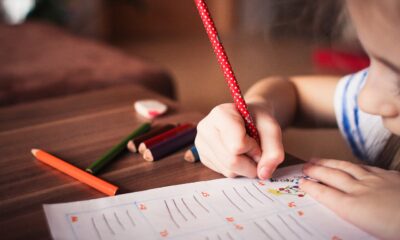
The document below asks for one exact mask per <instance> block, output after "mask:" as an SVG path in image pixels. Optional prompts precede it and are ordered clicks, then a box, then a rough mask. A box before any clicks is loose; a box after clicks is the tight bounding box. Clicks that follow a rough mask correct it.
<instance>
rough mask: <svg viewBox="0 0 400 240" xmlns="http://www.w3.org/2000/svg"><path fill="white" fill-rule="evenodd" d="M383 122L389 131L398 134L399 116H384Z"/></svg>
mask: <svg viewBox="0 0 400 240" xmlns="http://www.w3.org/2000/svg"><path fill="white" fill-rule="evenodd" d="M383 124H384V125H385V128H387V129H388V130H389V131H390V132H392V133H393V134H395V135H397V136H400V116H398V117H396V118H384V119H383Z"/></svg>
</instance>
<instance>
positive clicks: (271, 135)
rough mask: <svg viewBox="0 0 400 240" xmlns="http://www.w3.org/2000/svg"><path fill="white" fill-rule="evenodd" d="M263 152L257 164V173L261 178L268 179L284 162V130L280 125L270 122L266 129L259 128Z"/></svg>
mask: <svg viewBox="0 0 400 240" xmlns="http://www.w3.org/2000/svg"><path fill="white" fill-rule="evenodd" d="M259 130H261V131H259V133H260V140H261V148H262V154H261V159H260V162H259V163H258V165H257V173H258V174H257V175H258V177H259V178H260V179H267V178H270V177H271V176H272V173H273V172H274V171H275V169H276V168H277V167H278V165H279V164H280V163H282V162H283V160H284V158H285V151H284V149H283V144H282V132H281V129H280V127H279V126H278V125H274V124H270V125H269V126H268V127H267V128H266V129H259Z"/></svg>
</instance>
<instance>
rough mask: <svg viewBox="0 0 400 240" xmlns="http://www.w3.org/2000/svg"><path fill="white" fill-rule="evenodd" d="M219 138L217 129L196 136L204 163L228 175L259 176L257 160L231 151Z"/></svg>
mask: <svg viewBox="0 0 400 240" xmlns="http://www.w3.org/2000/svg"><path fill="white" fill-rule="evenodd" d="M206 136H207V137H206ZM210 138H211V140H210ZM219 139H220V135H219V134H218V133H217V132H215V131H210V133H209V134H204V135H202V134H201V133H200V134H198V136H197V137H196V146H199V147H198V150H199V154H200V159H201V161H202V162H204V165H206V166H207V167H210V168H211V169H213V170H215V171H217V172H219V173H221V174H223V175H224V176H226V177H236V176H238V175H240V176H245V177H248V178H255V177H256V176H257V171H256V164H255V162H254V161H253V160H252V159H250V158H248V157H246V156H244V155H235V154H231V153H229V152H228V151H227V149H225V147H224V146H223V144H221V143H220V140H219ZM218 140H219V141H218ZM215 142H216V143H217V144H216V143H215Z"/></svg>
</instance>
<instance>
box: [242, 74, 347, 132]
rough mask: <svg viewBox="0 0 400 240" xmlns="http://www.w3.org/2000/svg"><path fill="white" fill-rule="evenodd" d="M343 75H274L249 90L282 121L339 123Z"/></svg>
mask: <svg viewBox="0 0 400 240" xmlns="http://www.w3.org/2000/svg"><path fill="white" fill-rule="evenodd" d="M338 80H339V77H331V76H303V77H290V78H283V77H271V78H267V79H264V80H261V81H259V82H257V83H256V84H254V85H253V86H252V87H251V88H250V89H249V90H248V91H247V93H246V94H245V98H246V100H247V101H248V102H249V103H250V104H252V103H256V102H258V103H260V104H266V105H268V106H269V107H270V108H271V109H272V111H273V114H274V116H275V118H276V119H277V121H278V122H279V124H280V125H281V127H282V128H285V127H287V126H290V125H302V126H335V125H336V120H335V113H334V107H333V98H334V92H335V88H336V84H337V82H338Z"/></svg>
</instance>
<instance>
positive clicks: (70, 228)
mask: <svg viewBox="0 0 400 240" xmlns="http://www.w3.org/2000/svg"><path fill="white" fill-rule="evenodd" d="M301 177H302V174H301V165H296V166H291V167H287V168H282V169H280V170H278V171H277V172H276V174H275V176H274V178H273V179H271V180H268V181H260V180H255V179H245V178H239V179H226V178H224V179H218V180H212V181H204V182H196V183H189V184H183V185H176V186H170V187H164V188H158V189H152V190H147V191H142V192H135V193H129V194H124V195H119V196H115V197H105V198H100V199H95V200H88V201H80V202H72V203H63V204H50V205H44V210H45V213H46V217H47V221H48V224H49V226H50V230H51V234H52V236H53V238H54V239H182V240H183V239H202V240H212V239H216V240H224V239H227V240H232V239H282V240H285V239H330V240H339V239H374V238H373V237H372V236H370V235H368V234H367V233H365V232H363V231H362V230H360V229H358V228H356V227H355V226H353V225H351V224H349V223H347V222H345V221H344V220H342V219H340V218H339V217H337V216H336V215H335V214H334V213H333V212H331V211H330V210H329V209H327V208H325V207H323V206H322V205H320V204H318V203H317V202H316V201H314V200H313V199H311V198H310V197H309V196H307V195H306V194H304V193H302V192H301V191H299V189H298V187H297V184H298V179H299V178H301Z"/></svg>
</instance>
